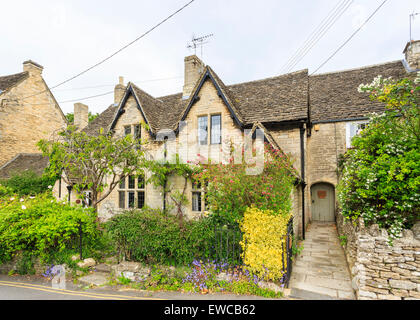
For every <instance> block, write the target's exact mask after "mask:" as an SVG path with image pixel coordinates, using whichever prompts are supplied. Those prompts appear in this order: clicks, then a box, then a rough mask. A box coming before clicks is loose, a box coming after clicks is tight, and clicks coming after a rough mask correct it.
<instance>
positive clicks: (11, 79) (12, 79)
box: [0, 71, 29, 93]
mask: <svg viewBox="0 0 420 320" xmlns="http://www.w3.org/2000/svg"><path fill="white" fill-rule="evenodd" d="M28 75H29V73H28V72H26V71H25V72H20V73H16V74H11V75H8V76H3V77H0V91H6V90H7V89H9V88H10V87H13V86H14V85H15V84H17V83H18V82H19V81H21V80H23V79H24V78H26V77H27V76H28ZM0 93H1V92H0Z"/></svg>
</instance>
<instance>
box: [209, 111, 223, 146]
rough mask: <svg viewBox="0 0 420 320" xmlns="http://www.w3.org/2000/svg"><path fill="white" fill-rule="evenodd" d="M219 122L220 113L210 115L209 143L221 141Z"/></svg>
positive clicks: (220, 121)
mask: <svg viewBox="0 0 420 320" xmlns="http://www.w3.org/2000/svg"><path fill="white" fill-rule="evenodd" d="M221 124H222V117H221V115H220V114H215V115H212V116H211V124H210V125H211V127H210V128H211V129H210V134H211V139H210V143H211V144H220V143H222V137H221V133H222V130H221Z"/></svg>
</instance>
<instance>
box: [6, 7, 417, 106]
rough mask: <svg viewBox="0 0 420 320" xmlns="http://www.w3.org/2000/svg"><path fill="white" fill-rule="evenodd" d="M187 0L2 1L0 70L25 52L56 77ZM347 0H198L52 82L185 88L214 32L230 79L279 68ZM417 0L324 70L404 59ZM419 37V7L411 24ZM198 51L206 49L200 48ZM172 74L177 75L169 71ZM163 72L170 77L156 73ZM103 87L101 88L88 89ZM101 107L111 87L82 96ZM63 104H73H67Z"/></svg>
mask: <svg viewBox="0 0 420 320" xmlns="http://www.w3.org/2000/svg"><path fill="white" fill-rule="evenodd" d="M382 1H383V0H354V1H353V3H352V4H351V6H350V7H349V8H348V10H347V11H346V12H345V13H344V14H343V15H342V16H341V18H340V19H339V20H338V21H337V22H336V23H335V25H334V26H333V27H332V28H331V29H330V30H329V31H328V32H327V33H326V34H325V35H324V37H323V38H322V40H321V41H319V42H318V43H317V44H316V45H315V46H314V47H313V49H312V50H311V51H310V52H309V53H308V54H307V56H306V57H305V58H304V59H302V61H301V62H300V63H299V64H297V65H296V66H295V67H294V68H293V70H292V71H296V70H301V69H305V68H308V69H309V72H313V71H314V70H315V69H317V68H318V66H319V65H320V64H321V63H322V62H323V61H324V60H325V59H326V58H328V56H330V55H331V54H332V53H333V52H334V51H335V50H336V49H337V48H338V47H339V46H340V45H341V44H342V43H343V42H344V41H345V40H346V39H347V38H348V37H349V36H350V35H351V34H352V33H353V32H354V31H355V30H356V29H357V28H358V27H359V26H360V24H361V22H363V21H364V20H365V19H366V18H367V17H368V16H369V15H370V14H371V13H372V12H373V11H374V10H375V9H376V8H377V7H378V6H379V5H380V4H381V3H382ZM187 2H188V0H154V1H146V0H136V1H134V0H133V1H115V0H113V1H106V0H101V1H99V0H98V1H96V0H95V1H93V0H90V1H86V0H80V1H57V0H55V1H46V0H45V1H44V0H37V1H33V0H28V1H23V0H14V1H2V3H1V6H0V12H1V18H0V30H2V33H1V40H2V41H1V42H0V61H1V69H0V75H7V74H12V73H17V72H21V71H22V62H23V61H25V60H28V59H31V60H34V61H35V62H37V63H39V64H41V65H43V66H44V71H43V76H44V79H45V80H46V82H47V84H48V85H49V86H54V85H56V84H57V83H59V82H61V81H63V80H65V79H67V78H69V77H71V76H73V75H75V74H77V73H78V72H80V71H82V70H84V69H86V68H87V67H89V66H91V65H93V64H95V63H96V62H98V61H99V60H101V59H103V58H105V57H106V56H108V55H110V54H111V53H113V52H114V51H116V50H118V49H119V48H120V47H122V46H124V45H125V44H127V43H129V42H130V41H132V40H133V39H135V38H136V37H138V36H139V35H141V34H142V33H143V32H145V31H146V30H147V29H149V28H150V27H152V26H153V25H154V24H156V23H157V22H159V21H160V20H162V19H163V18H165V17H166V16H168V15H169V14H171V13H172V12H174V11H175V10H177V9H178V8H180V7H181V6H183V5H184V4H185V3H187ZM339 2H341V0H300V1H290V0H289V1H286V0H259V1H255V0H253V1H251V0H195V2H193V3H192V4H191V5H190V6H189V7H187V8H186V9H185V10H183V11H182V12H181V13H179V14H178V15H176V16H175V17H174V18H172V19H171V20H169V21H168V22H166V23H165V24H163V25H162V26H160V27H159V28H157V29H156V30H154V31H153V32H152V33H151V34H149V35H148V36H146V37H145V38H143V39H142V40H140V41H138V42H136V43H135V44H134V45H132V46H130V47H129V48H128V49H126V50H124V51H122V52H121V53H120V54H118V55H117V56H115V57H114V58H112V59H111V60H109V61H107V62H106V63H105V64H102V65H101V66H99V67H97V68H95V69H93V70H92V71H90V72H88V73H86V74H85V75H83V76H81V77H79V78H77V79H75V80H73V81H71V82H69V83H67V84H65V85H63V86H60V87H58V88H57V89H55V90H53V93H54V95H55V97H56V99H57V100H58V101H59V102H61V101H66V100H73V99H81V98H83V97H87V96H92V95H98V94H102V93H105V92H108V91H112V90H113V86H114V85H115V84H116V83H117V82H118V76H124V80H125V83H126V82H128V81H132V82H134V83H136V84H137V85H138V86H139V87H141V88H143V89H144V90H145V91H147V92H149V93H150V94H152V95H153V96H156V97H159V96H162V95H167V94H172V93H177V92H181V91H182V85H183V73H184V69H183V68H184V65H183V63H184V60H183V59H184V57H185V56H187V55H190V54H192V53H193V51H191V50H190V49H188V48H187V44H188V42H189V41H190V39H191V37H192V36H193V34H194V35H196V36H201V35H206V34H210V33H212V34H214V36H213V37H212V38H211V39H210V42H209V43H208V44H206V45H205V46H204V49H203V56H202V60H203V61H204V62H205V63H206V64H208V65H210V66H211V67H212V68H213V69H214V70H215V71H216V72H217V73H218V75H219V76H220V77H221V79H222V80H223V81H224V83H225V84H233V83H239V82H244V81H252V80H258V79H262V78H267V77H272V76H276V75H279V74H280V73H281V71H282V67H283V66H284V64H285V63H286V62H287V61H288V59H289V58H290V57H291V56H292V55H293V54H294V53H295V51H296V50H297V49H298V48H299V47H300V46H301V45H302V43H303V42H304V41H305V40H306V39H307V37H308V36H309V35H310V34H311V33H312V31H313V30H314V29H315V28H316V27H317V26H318V25H319V24H320V23H321V21H322V20H323V19H324V18H325V17H326V16H327V14H328V13H329V12H330V11H331V10H332V9H333V8H334V7H335V6H336V5H337V4H338V3H339ZM412 12H420V1H418V0H388V2H387V3H386V4H385V5H384V6H383V7H382V8H381V9H380V11H378V13H377V14H376V15H375V16H374V17H373V18H372V20H370V21H369V23H368V24H367V25H366V26H365V27H364V28H363V29H362V30H361V31H360V32H359V33H358V34H357V35H356V36H355V37H354V38H353V39H352V40H351V41H350V42H349V43H348V44H347V45H346V46H345V47H344V49H343V50H342V51H340V52H339V53H338V54H337V55H336V56H335V57H334V58H333V59H332V60H331V61H329V62H328V63H327V64H326V65H325V66H324V67H323V68H322V69H320V70H319V73H324V72H330V71H337V70H342V69H349V68H356V67H361V66H365V65H371V64H377V63H383V62H388V61H394V60H399V59H402V58H403V54H402V50H403V49H404V46H405V44H406V43H407V41H408V40H409V14H410V13H412ZM412 34H413V38H414V39H420V15H418V16H417V19H415V20H414V22H413V25H412ZM197 55H198V56H199V57H201V52H200V50H198V51H197ZM167 78H171V79H167ZM156 79H166V80H159V81H150V80H156ZM86 87H96V88H86ZM81 102H83V103H85V104H87V105H88V106H89V109H90V110H91V111H92V112H94V113H96V112H102V111H103V110H104V109H106V108H107V107H108V106H109V105H110V104H111V103H113V95H112V94H111V95H107V96H103V97H100V98H94V99H89V100H81ZM60 105H61V108H62V109H63V111H64V113H68V112H72V111H73V103H60Z"/></svg>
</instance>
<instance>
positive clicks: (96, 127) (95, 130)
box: [82, 104, 118, 136]
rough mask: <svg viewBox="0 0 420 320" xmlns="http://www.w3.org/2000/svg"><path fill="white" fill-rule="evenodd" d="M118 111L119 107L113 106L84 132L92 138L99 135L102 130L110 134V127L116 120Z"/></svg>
mask: <svg viewBox="0 0 420 320" xmlns="http://www.w3.org/2000/svg"><path fill="white" fill-rule="evenodd" d="M117 110H118V106H117V105H115V104H111V105H110V106H109V107H108V108H107V109H106V110H105V111H104V112H102V113H101V114H100V115H99V116H97V117H96V118H95V119H93V120H92V121H91V122H89V124H88V125H87V126H86V127H85V128H84V129H83V130H82V131H84V132H86V133H87V134H88V135H92V136H94V135H98V134H99V131H100V129H101V128H103V129H104V132H105V133H106V132H108V130H109V126H110V124H111V122H112V120H113V119H114V117H115V114H116V112H117Z"/></svg>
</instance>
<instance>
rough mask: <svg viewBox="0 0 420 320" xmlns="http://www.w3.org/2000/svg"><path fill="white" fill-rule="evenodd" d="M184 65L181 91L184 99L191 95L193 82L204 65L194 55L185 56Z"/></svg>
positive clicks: (198, 76)
mask: <svg viewBox="0 0 420 320" xmlns="http://www.w3.org/2000/svg"><path fill="white" fill-rule="evenodd" d="M184 66H185V70H184V89H183V92H182V99H184V100H185V99H188V98H189V96H190V95H191V93H192V91H193V89H194V86H195V84H196V83H197V81H198V79H199V78H200V75H201V73H202V72H203V70H204V68H205V67H206V66H205V64H204V63H203V62H202V61H201V60H200V59H199V58H198V57H197V56H196V55H192V56H189V57H185V59H184Z"/></svg>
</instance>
